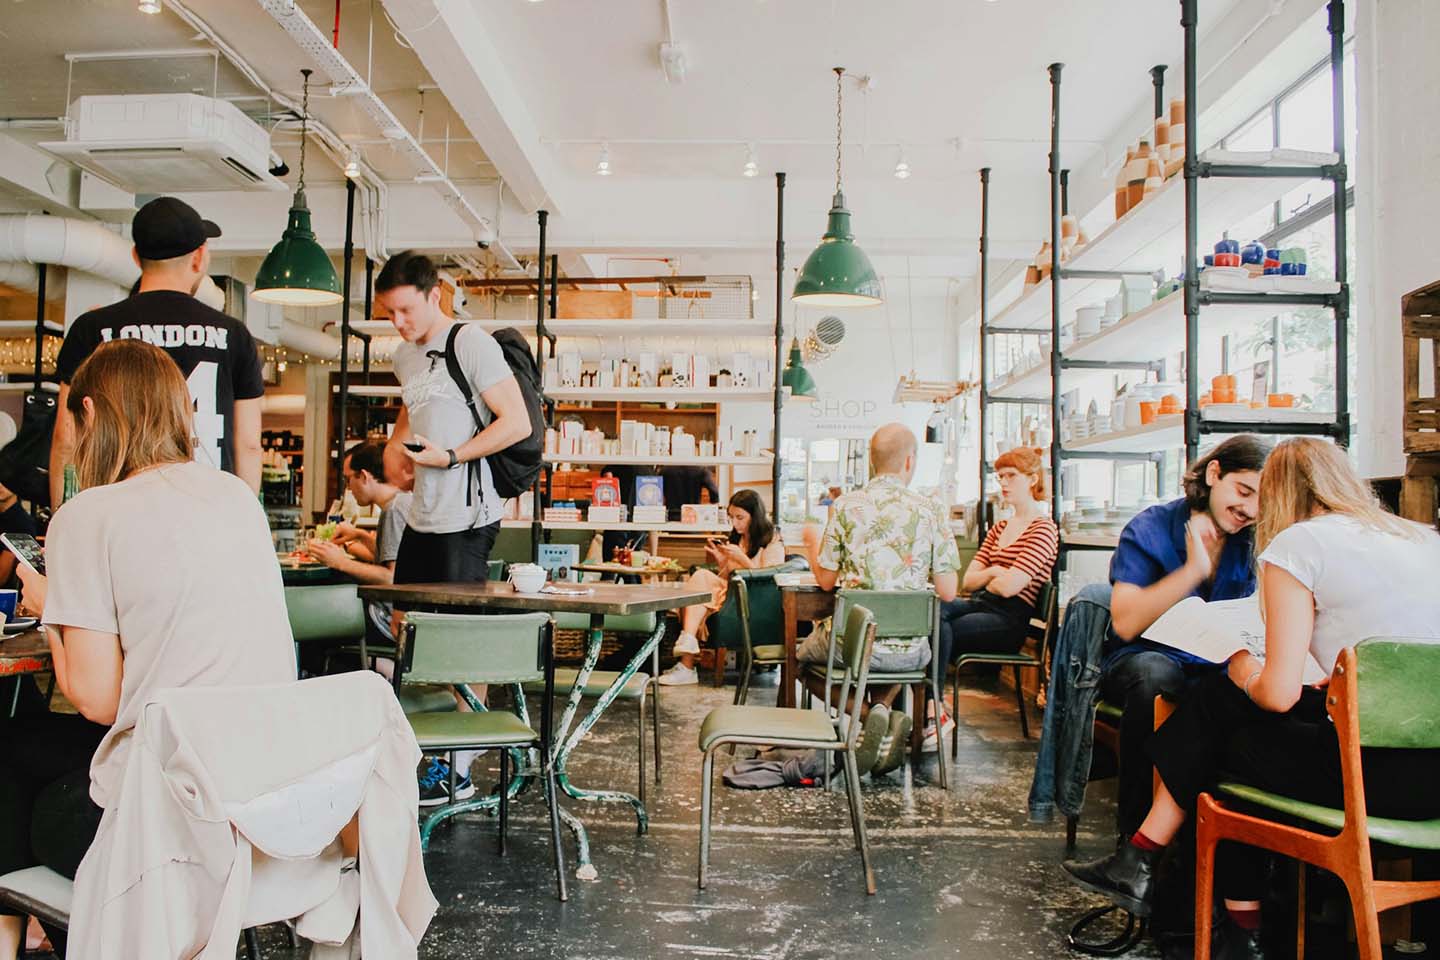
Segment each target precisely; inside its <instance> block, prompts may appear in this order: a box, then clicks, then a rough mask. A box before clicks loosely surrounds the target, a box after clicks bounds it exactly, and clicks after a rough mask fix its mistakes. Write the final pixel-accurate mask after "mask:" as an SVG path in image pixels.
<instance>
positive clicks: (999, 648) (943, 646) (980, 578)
mask: <svg viewBox="0 0 1440 960" xmlns="http://www.w3.org/2000/svg"><path fill="white" fill-rule="evenodd" d="M995 478H996V479H997V480H999V482H1000V494H1001V496H1002V497H1003V498H1004V500H1005V502H1006V503H1007V504H1009V505H1010V507H1011V508H1012V510H1013V511H1014V512H1013V513H1012V514H1011V515H1010V517H1009V519H1006V520H1001V521H1000V522H999V523H997V524H995V526H993V527H991V528H990V532H989V533H987V534H986V535H985V542H984V543H982V544H981V545H980V551H979V552H978V553H976V554H975V559H974V560H972V561H970V566H968V567H966V568H965V578H964V580H962V581H961V587H962V589H964V590H965V591H966V592H968V593H969V596H968V597H967V598H965V599H963V600H951V601H949V602H948V603H944V604H942V605H941V607H940V655H941V656H942V657H943V658H944V660H942V661H941V662H942V664H948V663H950V662H951V661H952V660H953V659H954V657H955V656H957V655H958V654H960V653H962V652H963V653H1014V652H1016V651H1017V650H1019V649H1020V647H1021V645H1022V644H1023V643H1024V642H1025V634H1026V632H1027V630H1028V628H1029V624H1030V617H1031V616H1032V615H1033V614H1034V612H1035V601H1036V598H1037V597H1038V596H1039V593H1040V585H1041V584H1043V583H1044V582H1045V581H1046V580H1049V579H1050V572H1051V570H1053V569H1054V567H1055V557H1056V555H1057V553H1058V552H1059V549H1060V531H1059V530H1058V529H1056V527H1055V522H1054V521H1053V520H1051V519H1050V517H1049V516H1047V515H1046V509H1045V467H1044V464H1043V462H1042V461H1041V459H1040V454H1039V453H1038V452H1037V451H1035V450H1032V449H1030V448H1029V447H1016V448H1015V449H1014V450H1009V451H1006V452H1005V453H1002V454H1001V455H1000V456H999V457H998V458H997V459H996V460H995ZM951 723H952V721H951V720H950V718H949V717H946V718H945V719H944V720H943V721H942V724H941V726H942V728H943V729H942V735H943V731H944V730H948V729H949V727H950V724H951ZM934 732H935V729H934V724H933V723H932V724H931V726H930V727H929V728H928V729H927V730H926V731H925V734H926V738H925V745H926V749H931V748H932V745H934V744H936V743H937V741H936V740H935V739H934V738H933V734H934Z"/></svg>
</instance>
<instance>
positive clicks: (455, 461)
mask: <svg viewBox="0 0 1440 960" xmlns="http://www.w3.org/2000/svg"><path fill="white" fill-rule="evenodd" d="M445 452H446V453H448V454H450V463H449V464H447V465H446V469H449V470H454V469H455V468H456V467H458V466H460V458H459V457H457V456H455V448H454V447H451V448H450V449H449V450H446V451H445Z"/></svg>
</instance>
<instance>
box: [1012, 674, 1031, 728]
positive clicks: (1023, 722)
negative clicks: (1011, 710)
mask: <svg viewBox="0 0 1440 960" xmlns="http://www.w3.org/2000/svg"><path fill="white" fill-rule="evenodd" d="M1011 670H1012V671H1013V672H1014V675H1015V706H1017V707H1019V708H1020V736H1022V737H1024V738H1025V739H1026V740H1029V739H1030V718H1029V716H1028V715H1027V714H1026V712H1025V688H1024V687H1023V686H1021V685H1020V668H1019V667H1018V666H1016V667H1012V668H1011Z"/></svg>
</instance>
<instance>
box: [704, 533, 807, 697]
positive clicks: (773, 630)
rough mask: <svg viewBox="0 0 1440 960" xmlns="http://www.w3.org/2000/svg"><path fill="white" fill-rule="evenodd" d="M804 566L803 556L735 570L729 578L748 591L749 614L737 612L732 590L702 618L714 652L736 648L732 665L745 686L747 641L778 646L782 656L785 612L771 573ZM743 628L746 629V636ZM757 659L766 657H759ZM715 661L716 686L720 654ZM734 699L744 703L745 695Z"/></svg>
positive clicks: (737, 599) (720, 673) (721, 672)
mask: <svg viewBox="0 0 1440 960" xmlns="http://www.w3.org/2000/svg"><path fill="white" fill-rule="evenodd" d="M807 569H809V567H808V565H807V564H806V563H805V561H804V560H787V561H785V562H784V563H782V564H779V565H778V566H774V567H757V568H756V569H753V570H736V571H735V573H734V574H732V576H731V580H730V582H731V584H732V585H733V584H734V582H735V580H734V578H735V577H743V578H744V580H745V586H746V589H747V590H748V591H749V597H748V599H749V601H750V612H749V614H748V615H746V614H742V613H741V611H740V597H739V595H738V594H737V593H735V592H734V591H726V593H725V603H724V604H722V605H721V607H720V609H719V610H716V611H715V612H714V613H713V614H711V615H710V616H709V617H707V618H706V620H705V634H706V637H707V638H708V641H709V643H710V644H711V645H712V646H714V647H716V648H717V653H718V652H723V651H724V650H735V651H736V666H737V667H738V668H739V670H740V674H741V677H742V679H743V681H744V683H745V684H746V685H747V687H748V684H749V677H748V676H746V675H745V665H744V663H743V658H744V656H745V650H746V646H747V644H749V645H751V646H752V647H753V646H754V645H759V646H761V647H780V648H781V650H780V658H781V660H783V659H784V648H783V638H784V636H785V612H784V609H783V608H782V607H781V604H780V588H779V587H777V586H775V575H776V574H777V573H787V572H789V571H791V570H807ZM747 630H748V631H749V636H748V638H747V636H746V631H747ZM760 662H761V663H765V662H768V661H766V660H764V659H762V660H761V661H760ZM776 662H779V661H776ZM716 665H717V669H716V672H715V686H717V687H718V686H720V684H721V683H722V682H723V680H724V677H725V669H724V666H725V661H724V658H723V657H719V656H718V655H717V658H716ZM752 666H753V664H752ZM737 693H738V689H737ZM735 702H736V703H744V702H745V699H744V697H741V698H740V699H738V700H736V701H735Z"/></svg>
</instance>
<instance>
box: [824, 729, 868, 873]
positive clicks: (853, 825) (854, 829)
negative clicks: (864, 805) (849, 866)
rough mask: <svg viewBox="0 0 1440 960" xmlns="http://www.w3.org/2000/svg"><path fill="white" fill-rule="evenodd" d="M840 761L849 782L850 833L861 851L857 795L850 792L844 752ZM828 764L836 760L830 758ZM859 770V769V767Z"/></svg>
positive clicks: (847, 790) (847, 800)
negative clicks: (856, 803)
mask: <svg viewBox="0 0 1440 960" xmlns="http://www.w3.org/2000/svg"><path fill="white" fill-rule="evenodd" d="M840 760H841V763H842V765H843V767H844V769H843V771H842V773H843V775H844V777H845V780H846V781H847V782H846V785H845V806H846V807H847V808H849V810H850V833H851V837H852V838H853V839H854V841H855V849H856V850H859V849H860V821H859V820H858V819H857V818H856V816H855V795H854V794H853V793H851V792H850V785H849V782H848V781H849V779H850V765H849V764H846V763H844V761H845V757H844V755H843V752H842V755H841V757H840ZM826 762H827V764H829V765H831V766H833V765H834V762H835V761H834V758H833V757H830V758H827V760H826ZM857 769H858V765H857Z"/></svg>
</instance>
